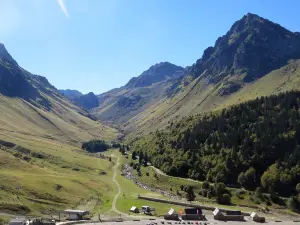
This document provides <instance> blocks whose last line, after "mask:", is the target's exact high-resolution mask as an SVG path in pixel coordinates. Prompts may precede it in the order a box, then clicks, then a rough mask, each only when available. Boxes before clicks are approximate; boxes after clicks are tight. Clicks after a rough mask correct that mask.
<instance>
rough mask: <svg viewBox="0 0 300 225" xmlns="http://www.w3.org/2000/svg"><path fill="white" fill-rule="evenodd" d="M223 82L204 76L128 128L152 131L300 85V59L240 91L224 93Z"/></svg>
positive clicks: (165, 100)
mask: <svg viewBox="0 0 300 225" xmlns="http://www.w3.org/2000/svg"><path fill="white" fill-rule="evenodd" d="M222 87H223V85H222V84H221V85H211V84H208V83H207V82H206V81H205V80H203V79H201V77H199V78H197V79H196V80H194V81H193V82H192V83H191V84H190V85H189V86H188V87H187V88H185V89H184V90H183V91H181V92H180V93H178V94H177V95H176V96H174V97H173V98H172V99H162V100H161V101H160V102H158V103H156V104H155V105H153V106H151V107H150V108H148V109H146V110H145V111H143V112H141V113H140V114H138V115H136V116H135V117H134V118H132V119H131V120H130V121H129V126H127V127H125V128H126V129H127V130H132V129H133V127H134V128H137V131H135V132H133V133H132V134H131V137H134V136H135V135H137V134H142V133H148V132H151V131H155V130H156V129H159V128H163V127H165V126H166V125H167V124H168V122H169V121H170V120H174V119H177V118H180V117H183V116H189V115H195V114H199V113H203V112H208V111H215V110H220V109H222V108H224V107H227V106H230V105H233V104H238V103H240V102H244V101H248V100H251V99H254V98H256V97H259V96H267V95H270V94H276V93H279V92H284V91H287V90H291V89H299V87H300V60H296V61H293V62H291V63H290V64H288V65H287V66H284V67H282V68H280V69H279V70H275V71H273V72H271V73H269V74H267V75H266V76H264V77H263V78H261V79H258V80H256V81H255V82H253V83H247V84H245V85H244V86H243V87H242V88H241V89H240V90H239V91H237V92H235V93H233V94H231V95H224V96H220V94H219V93H220V89H221V88H222Z"/></svg>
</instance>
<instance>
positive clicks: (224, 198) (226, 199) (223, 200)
mask: <svg viewBox="0 0 300 225" xmlns="http://www.w3.org/2000/svg"><path fill="white" fill-rule="evenodd" d="M219 203H220V204H223V205H229V204H231V197H230V195H229V194H223V195H222V196H221V198H220V202H219Z"/></svg>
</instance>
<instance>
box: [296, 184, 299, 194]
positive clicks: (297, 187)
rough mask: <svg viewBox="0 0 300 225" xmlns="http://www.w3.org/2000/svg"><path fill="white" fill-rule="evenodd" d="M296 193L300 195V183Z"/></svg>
mask: <svg viewBox="0 0 300 225" xmlns="http://www.w3.org/2000/svg"><path fill="white" fill-rule="evenodd" d="M296 191H297V193H298V194H300V183H298V184H297V185H296Z"/></svg>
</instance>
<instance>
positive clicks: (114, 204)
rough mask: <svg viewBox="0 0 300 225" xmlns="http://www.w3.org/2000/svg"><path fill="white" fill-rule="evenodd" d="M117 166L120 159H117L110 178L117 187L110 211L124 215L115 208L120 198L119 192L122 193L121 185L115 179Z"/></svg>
mask: <svg viewBox="0 0 300 225" xmlns="http://www.w3.org/2000/svg"><path fill="white" fill-rule="evenodd" d="M119 165H120V158H119V157H118V159H117V163H116V164H115V166H114V168H113V170H114V174H113V178H112V180H113V182H115V183H116V185H117V188H118V192H117V194H116V195H115V197H114V200H113V202H112V204H111V210H112V211H114V212H116V213H117V214H121V215H126V214H125V213H123V212H121V211H119V210H118V209H117V207H116V203H117V201H118V198H119V196H120V194H121V192H122V188H121V185H120V184H119V182H118V181H117V180H116V177H117V170H118V167H119Z"/></svg>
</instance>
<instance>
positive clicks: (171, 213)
mask: <svg viewBox="0 0 300 225" xmlns="http://www.w3.org/2000/svg"><path fill="white" fill-rule="evenodd" d="M175 213H176V212H175V209H173V208H172V209H170V210H169V212H168V214H169V215H173V214H175Z"/></svg>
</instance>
